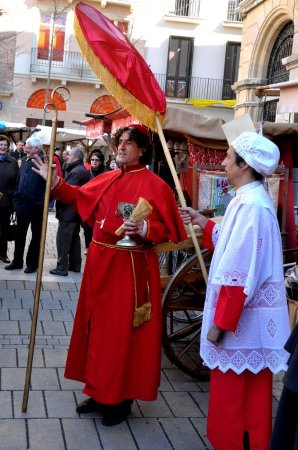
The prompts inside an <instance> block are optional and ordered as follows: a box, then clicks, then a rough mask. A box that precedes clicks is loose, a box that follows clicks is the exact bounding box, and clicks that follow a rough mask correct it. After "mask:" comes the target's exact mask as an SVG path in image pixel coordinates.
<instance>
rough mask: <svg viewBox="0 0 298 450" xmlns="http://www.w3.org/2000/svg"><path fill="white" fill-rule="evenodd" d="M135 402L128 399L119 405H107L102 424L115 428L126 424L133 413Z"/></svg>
mask: <svg viewBox="0 0 298 450" xmlns="http://www.w3.org/2000/svg"><path fill="white" fill-rule="evenodd" d="M132 404H133V400H131V399H128V400H124V402H122V403H119V404H117V405H105V407H104V411H103V419H102V421H101V423H102V424H103V425H104V426H105V427H113V426H114V425H118V424H119V423H122V422H124V420H126V419H127V417H128V416H129V414H130V413H131V405H132Z"/></svg>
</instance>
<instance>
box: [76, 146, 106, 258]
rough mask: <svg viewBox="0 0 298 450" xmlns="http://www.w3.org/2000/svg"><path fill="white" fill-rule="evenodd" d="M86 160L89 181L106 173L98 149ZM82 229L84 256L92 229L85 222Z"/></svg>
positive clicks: (102, 158) (102, 156) (102, 157)
mask: <svg viewBox="0 0 298 450" xmlns="http://www.w3.org/2000/svg"><path fill="white" fill-rule="evenodd" d="M88 159H89V162H90V169H89V170H88V173H89V179H90V180H92V179H93V178H95V177H97V176H98V175H101V174H102V173H104V172H106V167H105V165H104V160H105V158H104V155H103V153H102V152H101V150H100V149H97V148H95V149H93V150H92V152H91V153H90V155H89V158H88ZM82 228H83V230H84V237H85V247H86V251H85V254H87V250H88V248H89V245H90V242H91V240H92V233H93V228H92V227H90V226H89V225H88V224H87V223H86V222H83V223H82Z"/></svg>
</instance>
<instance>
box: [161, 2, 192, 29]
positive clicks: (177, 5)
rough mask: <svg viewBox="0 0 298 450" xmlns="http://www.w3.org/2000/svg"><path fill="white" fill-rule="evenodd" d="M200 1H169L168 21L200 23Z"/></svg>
mask: <svg viewBox="0 0 298 450" xmlns="http://www.w3.org/2000/svg"><path fill="white" fill-rule="evenodd" d="M199 13H200V0H168V12H167V14H166V15H165V16H164V20H166V21H174V22H187V23H194V24H196V23H198V20H199Z"/></svg>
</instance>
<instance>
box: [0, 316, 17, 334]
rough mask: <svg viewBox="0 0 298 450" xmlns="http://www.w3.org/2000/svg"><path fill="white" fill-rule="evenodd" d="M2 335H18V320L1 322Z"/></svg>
mask: <svg viewBox="0 0 298 450" xmlns="http://www.w3.org/2000/svg"><path fill="white" fill-rule="evenodd" d="M1 333H3V334H4V335H7V334H18V333H19V324H18V322H17V321H16V320H10V321H9V322H8V321H7V322H1Z"/></svg>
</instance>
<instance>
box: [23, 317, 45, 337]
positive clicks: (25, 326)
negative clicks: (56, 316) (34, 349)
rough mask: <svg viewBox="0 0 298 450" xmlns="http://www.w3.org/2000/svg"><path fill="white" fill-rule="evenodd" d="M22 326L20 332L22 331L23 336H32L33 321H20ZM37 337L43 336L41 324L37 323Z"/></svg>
mask: <svg viewBox="0 0 298 450" xmlns="http://www.w3.org/2000/svg"><path fill="white" fill-rule="evenodd" d="M19 324H20V330H21V334H25V335H26V334H28V335H29V334H30V331H31V325H32V321H31V320H20V321H19ZM36 335H39V336H41V335H43V329H42V327H41V324H40V322H37V325H36Z"/></svg>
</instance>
